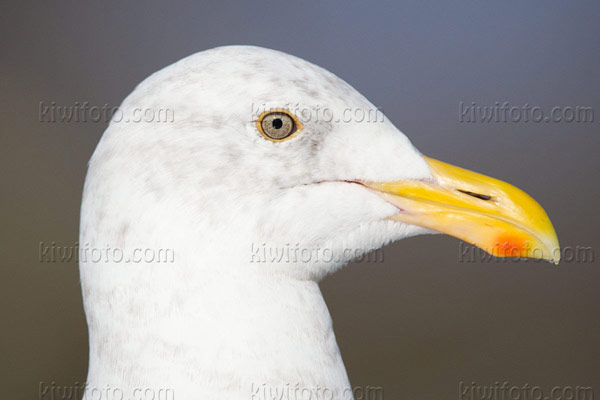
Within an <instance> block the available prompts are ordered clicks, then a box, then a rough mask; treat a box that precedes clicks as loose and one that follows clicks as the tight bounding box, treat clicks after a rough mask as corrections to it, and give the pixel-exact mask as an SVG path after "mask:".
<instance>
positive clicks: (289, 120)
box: [256, 109, 303, 142]
mask: <svg viewBox="0 0 600 400" xmlns="http://www.w3.org/2000/svg"><path fill="white" fill-rule="evenodd" d="M256 128H257V129H258V131H259V132H260V134H261V135H262V136H263V137H264V138H265V139H267V140H270V141H272V142H283V141H286V140H288V139H291V138H293V137H295V136H296V135H297V134H298V133H299V132H300V131H301V130H302V128H303V125H302V123H301V122H300V120H299V119H298V117H296V116H295V115H293V114H292V113H290V112H289V111H288V110H284V109H276V110H269V111H266V112H264V113H262V114H261V115H260V116H259V117H258V120H257V121H256Z"/></svg>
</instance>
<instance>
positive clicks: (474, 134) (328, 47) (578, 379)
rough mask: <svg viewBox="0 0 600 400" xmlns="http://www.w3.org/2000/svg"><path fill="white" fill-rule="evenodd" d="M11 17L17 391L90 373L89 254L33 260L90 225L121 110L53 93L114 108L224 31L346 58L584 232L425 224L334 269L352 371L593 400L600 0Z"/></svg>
mask: <svg viewBox="0 0 600 400" xmlns="http://www.w3.org/2000/svg"><path fill="white" fill-rule="evenodd" d="M0 20H1V21H2V23H1V25H0V33H1V34H0V50H1V51H0V54H1V58H2V63H1V66H0V68H1V76H0V79H1V80H0V82H1V83H2V85H1V91H0V93H1V95H0V101H1V102H2V104H1V105H2V106H1V107H0V116H1V121H2V125H3V126H2V129H1V130H2V134H1V136H0V144H1V152H2V156H1V157H0V163H1V168H0V176H1V180H2V196H1V197H0V215H1V221H2V229H1V232H0V234H1V235H2V241H1V243H2V246H1V250H0V251H1V254H0V255H1V260H2V267H1V269H0V310H1V317H2V318H1V321H2V322H1V323H2V329H1V337H2V340H1V343H0V346H1V347H0V363H1V368H2V369H3V371H2V373H0V381H1V382H2V385H1V386H0V392H2V397H3V398H6V399H35V398H39V394H38V390H39V386H40V382H44V383H45V384H46V385H49V384H51V383H52V382H55V384H56V385H57V386H72V385H74V384H75V383H76V382H80V383H81V382H83V381H85V377H86V373H87V357H88V354H87V352H88V347H87V328H86V323H85V316H84V314H83V308H82V303H81V293H80V287H79V276H78V266H77V264H76V263H75V262H63V263H61V262H55V263H52V262H40V242H43V243H45V244H51V243H52V242H55V243H56V244H57V245H59V246H60V245H62V246H69V245H73V244H74V243H75V242H76V241H77V240H78V223H79V206H80V202H81V192H82V186H83V182H84V177H85V173H86V163H87V161H88V159H89V157H90V156H91V154H92V152H93V150H94V147H95V146H96V143H97V142H98V140H99V138H100V136H101V135H102V132H103V131H104V129H105V128H106V126H107V123H106V122H105V121H100V122H96V123H95V122H92V121H89V120H88V121H87V122H73V121H71V122H68V123H67V122H60V121H55V122H49V121H48V119H47V118H48V117H45V116H44V115H40V103H42V104H43V105H45V106H48V105H52V103H53V102H54V103H55V104H56V105H57V106H71V105H73V104H75V102H79V104H81V103H83V102H86V101H87V102H89V104H90V105H96V106H98V107H102V106H103V105H105V104H108V105H110V106H111V107H112V106H117V105H119V103H120V102H121V101H122V99H123V98H124V97H125V96H127V94H128V93H130V92H131V91H132V90H133V88H134V87H135V85H136V84H137V83H139V82H140V81H142V80H143V79H144V78H146V77H147V76H148V75H149V74H151V73H152V72H154V71H156V70H158V69H160V68H162V67H164V66H166V65H168V64H171V63H173V62H174V61H177V60H178V59H180V58H182V57H185V56H187V55H189V54H192V53H195V52H198V51H201V50H205V49H208V48H212V47H215V46H220V45H226V44H254V45H259V46H264V47H270V48H274V49H278V50H282V51H285V52H288V53H291V54H294V55H296V56H299V57H302V58H305V59H307V60H309V61H311V62H313V63H316V64H318V65H320V66H322V67H324V68H326V69H328V70H330V71H332V72H334V73H335V74H337V75H338V76H340V77H341V78H343V79H345V80H346V81H348V82H349V83H350V84H351V85H353V86H354V87H355V88H356V89H358V90H359V91H360V92H362V93H363V94H364V95H365V96H366V97H367V98H369V99H370V100H371V101H372V102H373V103H374V104H375V105H376V106H378V107H381V108H382V109H383V110H384V112H385V113H386V115H387V117H388V118H390V119H391V120H392V121H393V122H394V123H395V124H396V126H398V127H399V128H400V129H401V130H402V131H403V132H404V133H405V134H406V135H407V136H408V137H409V138H410V139H411V140H412V141H413V143H414V144H415V145H416V147H417V148H419V149H420V150H421V151H422V152H423V153H425V154H427V155H429V156H432V157H435V158H439V159H441V160H444V161H447V162H450V163H453V164H457V165H460V166H463V167H466V168H469V169H473V170H477V171H479V172H482V173H485V174H487V175H491V176H494V177H497V178H500V179H503V180H507V181H509V182H511V183H513V184H515V185H517V186H519V187H521V188H522V189H524V190H526V191H527V192H528V193H530V194H531V195H532V196H533V197H534V198H535V199H536V200H538V201H539V202H540V203H541V204H542V205H543V206H544V208H545V209H546V211H547V212H548V214H549V215H550V217H551V219H552V221H553V223H554V225H555V227H556V230H557V233H558V236H559V239H560V241H561V245H562V246H563V247H564V248H565V250H564V251H566V252H568V250H566V248H571V249H572V250H571V251H572V253H571V255H569V253H565V254H563V259H564V261H563V262H562V263H561V264H560V265H559V266H554V265H552V264H549V263H542V262H531V261H530V262H525V261H519V262H513V261H506V260H505V261H502V260H491V261H490V260H485V259H482V258H481V253H477V252H475V251H474V250H473V249H472V248H470V247H469V246H466V245H464V244H461V243H460V242H459V241H458V240H456V239H453V238H450V237H445V236H441V235H437V236H423V237H417V238H412V239H407V240H404V241H401V242H399V243H395V244H393V245H390V246H388V247H386V248H385V249H384V262H383V263H354V264H351V265H349V266H348V267H347V268H345V269H344V270H342V271H340V272H338V273H337V274H335V275H333V276H330V277H328V278H327V279H325V281H323V283H322V288H323V292H324V296H325V299H326V301H327V303H328V305H329V308H330V311H331V314H332V316H333V320H334V324H335V331H336V335H337V339H338V343H339V345H340V348H341V351H342V355H343V357H344V361H345V364H346V367H347V370H348V374H349V376H350V380H351V382H352V384H353V386H358V387H363V388H364V387H367V386H371V387H381V388H382V390H383V396H384V398H386V399H400V398H407V399H452V398H457V397H458V398H461V397H460V396H461V394H460V392H459V389H460V387H459V385H460V382H463V383H464V384H466V385H471V384H473V383H474V384H475V385H476V386H493V385H495V384H496V383H499V384H502V383H503V382H508V383H509V384H510V386H519V387H522V386H523V385H525V384H528V385H531V386H540V387H541V388H543V389H544V390H545V392H546V394H547V395H549V392H550V391H551V389H552V388H554V387H555V386H560V387H573V388H576V387H577V386H584V387H592V388H593V390H594V394H595V396H596V398H597V397H600V318H599V316H600V314H599V311H600V271H599V266H600V261H598V260H599V259H600V212H599V211H598V196H599V195H600V187H599V179H598V174H599V169H600V168H599V167H600V159H599V157H598V149H599V147H600V132H599V129H598V128H599V126H600V124H599V122H598V121H600V95H599V93H600V74H599V71H600V51H599V44H600V41H599V40H600V23H599V20H600V3H598V2H597V1H593V0H590V1H568V2H565V1H558V0H556V1H528V2H523V1H503V2H481V1H464V2H461V3H460V5H457V4H450V2H443V1H438V2H430V1H388V2H379V3H377V4H375V3H374V2H367V1H344V2H337V3H334V2H310V3H304V2H265V1H252V2H243V1H222V2H213V3H208V2H146V3H144V4H143V5H142V4H140V3H133V2H124V3H122V2H112V1H111V2H109V1H105V2H98V3H97V4H92V3H91V2H75V1H73V2H36V3H28V2H26V1H22V2H16V1H12V2H3V4H2V5H0ZM461 102H462V103H461ZM473 102H474V103H475V104H476V105H477V106H494V105H496V103H498V104H500V105H502V104H504V102H508V103H509V104H510V106H516V107H523V106H525V105H526V104H528V105H529V106H531V107H539V108H540V109H541V110H543V112H545V113H546V114H549V113H550V111H551V109H552V108H553V107H562V108H561V110H563V111H564V110H568V107H572V108H575V107H588V108H590V109H591V110H592V111H593V113H594V115H593V118H594V120H593V121H590V120H589V117H588V119H587V121H581V118H580V119H579V120H577V118H576V120H574V121H571V122H569V121H566V120H569V119H571V118H570V114H568V113H569V111H565V112H566V114H565V118H563V120H562V121H560V122H557V121H548V122H546V121H544V120H543V121H541V122H538V123H536V122H533V121H531V120H529V121H528V122H525V121H524V120H523V119H521V120H520V121H510V120H509V121H507V122H502V121H501V122H494V121H492V122H483V121H481V120H477V121H475V122H468V121H469V120H470V117H468V116H465V114H464V107H465V106H472V104H473ZM461 104H462V105H461ZM461 107H463V108H462V109H461ZM561 112H562V111H561ZM581 248H587V249H588V250H585V251H583V253H582V251H579V252H577V249H581ZM590 252H591V254H590ZM582 254H583V255H582ZM555 393H557V392H555ZM561 393H562V392H561ZM564 393H565V396H564V397H562V398H565V399H568V398H574V397H569V394H568V390H567V391H566V392H564ZM43 398H49V397H48V395H46V397H43ZM358 398H359V397H358V395H357V399H358Z"/></svg>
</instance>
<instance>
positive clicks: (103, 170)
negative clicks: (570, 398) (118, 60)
mask: <svg viewBox="0 0 600 400" xmlns="http://www.w3.org/2000/svg"><path fill="white" fill-rule="evenodd" d="M119 112H120V118H118V119H117V118H113V121H111V123H110V124H109V126H108V128H107V129H106V131H105V132H104V134H103V136H102V138H101V140H100V142H99V144H98V146H97V148H96V150H95V151H94V153H93V155H92V157H91V160H90V162H89V166H88V172H87V176H86V180H85V185H84V193H83V200H82V208H81V225H80V243H81V244H82V245H85V246H89V247H90V248H92V249H99V251H101V254H102V255H103V256H102V257H97V258H92V257H90V258H88V259H85V260H81V261H80V275H81V285H82V294H83V300H84V309H85V314H86V319H87V323H88V327H89V341H90V349H89V370H88V379H87V386H86V395H87V396H88V397H87V398H98V395H99V393H104V394H105V395H106V393H108V394H111V393H112V395H115V396H118V395H119V394H121V395H124V396H128V395H129V396H135V395H136V393H137V394H138V395H139V394H140V393H142V392H143V393H146V392H147V393H152V394H153V395H154V398H159V396H160V393H162V395H163V397H161V398H164V396H168V395H169V394H170V395H171V396H173V397H174V398H175V397H176V398H179V399H232V400H234V399H235V400H237V399H246V400H247V399H267V398H273V395H274V394H275V395H276V396H277V398H285V399H294V398H298V399H300V398H312V399H317V398H322V399H350V398H352V392H351V390H350V389H351V386H350V382H349V381H348V376H347V373H346V370H345V368H344V364H343V361H342V357H341V354H340V351H339V348H338V346H337V343H336V339H335V335H334V332H333V324H332V319H331V317H330V314H329V312H328V309H327V306H326V304H325V302H324V300H323V297H322V295H321V292H320V289H319V281H320V280H321V279H322V278H323V277H325V276H326V275H328V274H331V273H333V272H335V271H337V270H338V269H340V268H341V267H342V266H343V265H344V264H345V263H346V262H347V261H348V260H346V259H345V257H344V255H345V254H347V253H345V252H346V251H347V250H348V249H361V251H365V252H367V251H372V250H375V249H379V248H381V247H382V246H384V245H386V244H388V243H390V242H393V241H396V240H399V239H402V238H406V237H410V236H414V235H419V234H424V233H432V232H441V233H445V234H449V235H452V236H455V237H457V238H459V239H461V240H464V241H466V242H468V243H471V244H473V245H475V246H478V247H480V248H482V249H484V250H486V251H488V252H489V253H491V254H493V255H495V256H511V257H536V258H542V259H546V260H549V261H553V262H555V263H558V260H559V258H558V256H559V254H560V249H559V245H558V240H557V237H556V233H555V231H554V228H553V227H552V224H551V222H550V220H549V218H548V216H547V215H546V213H545V212H544V210H543V209H542V207H541V206H540V205H539V204H538V203H537V202H536V201H535V200H533V199H532V198H531V197H529V196H528V195H527V194H525V193H524V192H522V191H521V190H519V189H517V188H516V187H514V186H511V185H510V184H508V183H505V182H502V181H499V180H496V179H493V178H490V177H487V176H484V175H480V174H477V173H475V172H471V171H468V170H465V169H461V168H459V167H455V166H452V165H450V164H446V163H443V162H441V161H438V160H435V159H432V158H428V157H425V156H424V155H422V154H421V153H420V152H419V151H418V150H417V149H416V148H415V147H414V146H413V145H412V144H411V142H410V141H409V139H408V138H407V137H406V136H405V135H404V134H403V133H402V132H401V131H400V130H398V129H397V128H396V127H395V126H394V125H393V124H392V123H391V122H390V121H389V120H388V119H387V118H385V116H384V115H383V113H382V112H381V111H380V110H378V109H377V108H376V107H375V106H374V105H373V104H371V103H370V102H369V101H368V100H367V99H366V98H365V97H364V96H363V95H361V94H360V93H359V92H358V91H356V90H355V89H353V88H352V87H351V86H350V85H349V84H348V83H346V82H344V81H343V80H342V79H340V78H338V77H337V76H336V75H334V74H332V73H330V72H328V71H326V70H324V69H322V68H320V67H318V66H316V65H313V64H311V63H309V62H307V61H304V60H302V59H300V58H297V57H294V56H291V55H288V54H285V53H282V52H279V51H274V50H269V49H264V48H260V47H253V46H226V47H219V48H215V49H211V50H206V51H202V52H200V53H197V54H194V55H191V56H189V57H186V58H184V59H182V60H180V61H178V62H176V63H174V64H172V65H170V66H168V67H166V68H164V69H162V70H160V71H158V72H156V73H154V74H153V75H151V76H150V77H148V78H147V79H146V80H144V81H143V82H142V83H140V84H139V85H138V86H137V87H136V88H135V90H134V91H133V92H132V93H131V94H130V95H129V96H128V97H127V98H126V99H125V100H124V101H123V103H122V105H121V106H120V108H119ZM161 112H162V114H161ZM161 115H162V117H161ZM165 116H170V118H165ZM282 248H294V249H300V250H301V251H304V250H307V251H309V252H310V254H312V255H313V256H312V257H285V258H281V257H280V258H276V257H270V256H269V255H270V254H271V250H272V249H282ZM315 249H320V250H321V253H315V252H313V251H314V250H315ZM161 251H162V252H163V253H164V251H168V254H170V255H171V257H169V258H167V259H165V258H164V257H160V255H161V254H163V253H161ZM136 254H137V257H135V256H136ZM315 254H316V255H315ZM124 255H125V256H124ZM346 258H347V257H346ZM136 390H137V392H136ZM301 396H303V397H301Z"/></svg>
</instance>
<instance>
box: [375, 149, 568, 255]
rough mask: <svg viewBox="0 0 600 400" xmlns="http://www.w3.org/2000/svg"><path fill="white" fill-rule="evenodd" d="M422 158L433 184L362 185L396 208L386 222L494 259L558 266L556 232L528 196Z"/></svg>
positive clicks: (511, 188)
mask: <svg viewBox="0 0 600 400" xmlns="http://www.w3.org/2000/svg"><path fill="white" fill-rule="evenodd" d="M425 159H426V160H427V162H428V163H429V166H430V168H431V171H432V173H433V180H428V181H414V180H406V181H400V182H383V183H381V182H364V184H365V185H366V186H367V187H369V188H371V189H373V190H375V191H376V192H377V193H378V194H379V195H380V196H382V197H383V198H384V199H385V200H387V201H389V202H390V203H392V204H394V205H396V206H397V207H398V208H400V209H401V210H400V211H399V212H398V213H397V214H396V215H394V216H392V217H391V219H393V220H396V221H401V222H405V223H408V224H413V225H419V226H422V227H425V228H428V229H432V230H435V231H439V232H442V233H446V234H448V235H451V236H455V237H457V238H459V239H461V240H464V241H465V242H468V243H471V244H473V245H475V246H477V247H479V248H481V249H482V250H485V251H487V252H488V253H490V254H492V255H494V256H497V257H530V258H541V259H544V260H549V261H553V262H554V263H555V264H558V262H559V260H560V247H559V245H558V238H557V237H556V232H555V231H554V227H553V226H552V223H551V222H550V219H549V218H548V215H546V212H545V211H544V209H543V208H542V207H541V206H540V205H539V204H538V203H537V202H536V201H535V200H534V199H533V198H531V196H529V195H528V194H527V193H525V192H523V191H522V190H520V189H518V188H516V187H514V186H512V185H510V184H508V183H506V182H502V181H500V180H498V179H494V178H490V177H488V176H485V175H481V174H478V173H476V172H471V171H468V170H466V169H462V168H459V167H455V166H453V165H450V164H446V163H443V162H441V161H438V160H434V159H432V158H428V157H426V158H425Z"/></svg>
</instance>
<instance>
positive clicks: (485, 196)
mask: <svg viewBox="0 0 600 400" xmlns="http://www.w3.org/2000/svg"><path fill="white" fill-rule="evenodd" d="M458 191H459V192H461V193H464V194H468V195H469V196H473V197H477V198H478V199H481V200H486V201H487V200H491V199H492V196H488V195H487V194H481V193H475V192H469V191H468V190H460V189H458Z"/></svg>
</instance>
